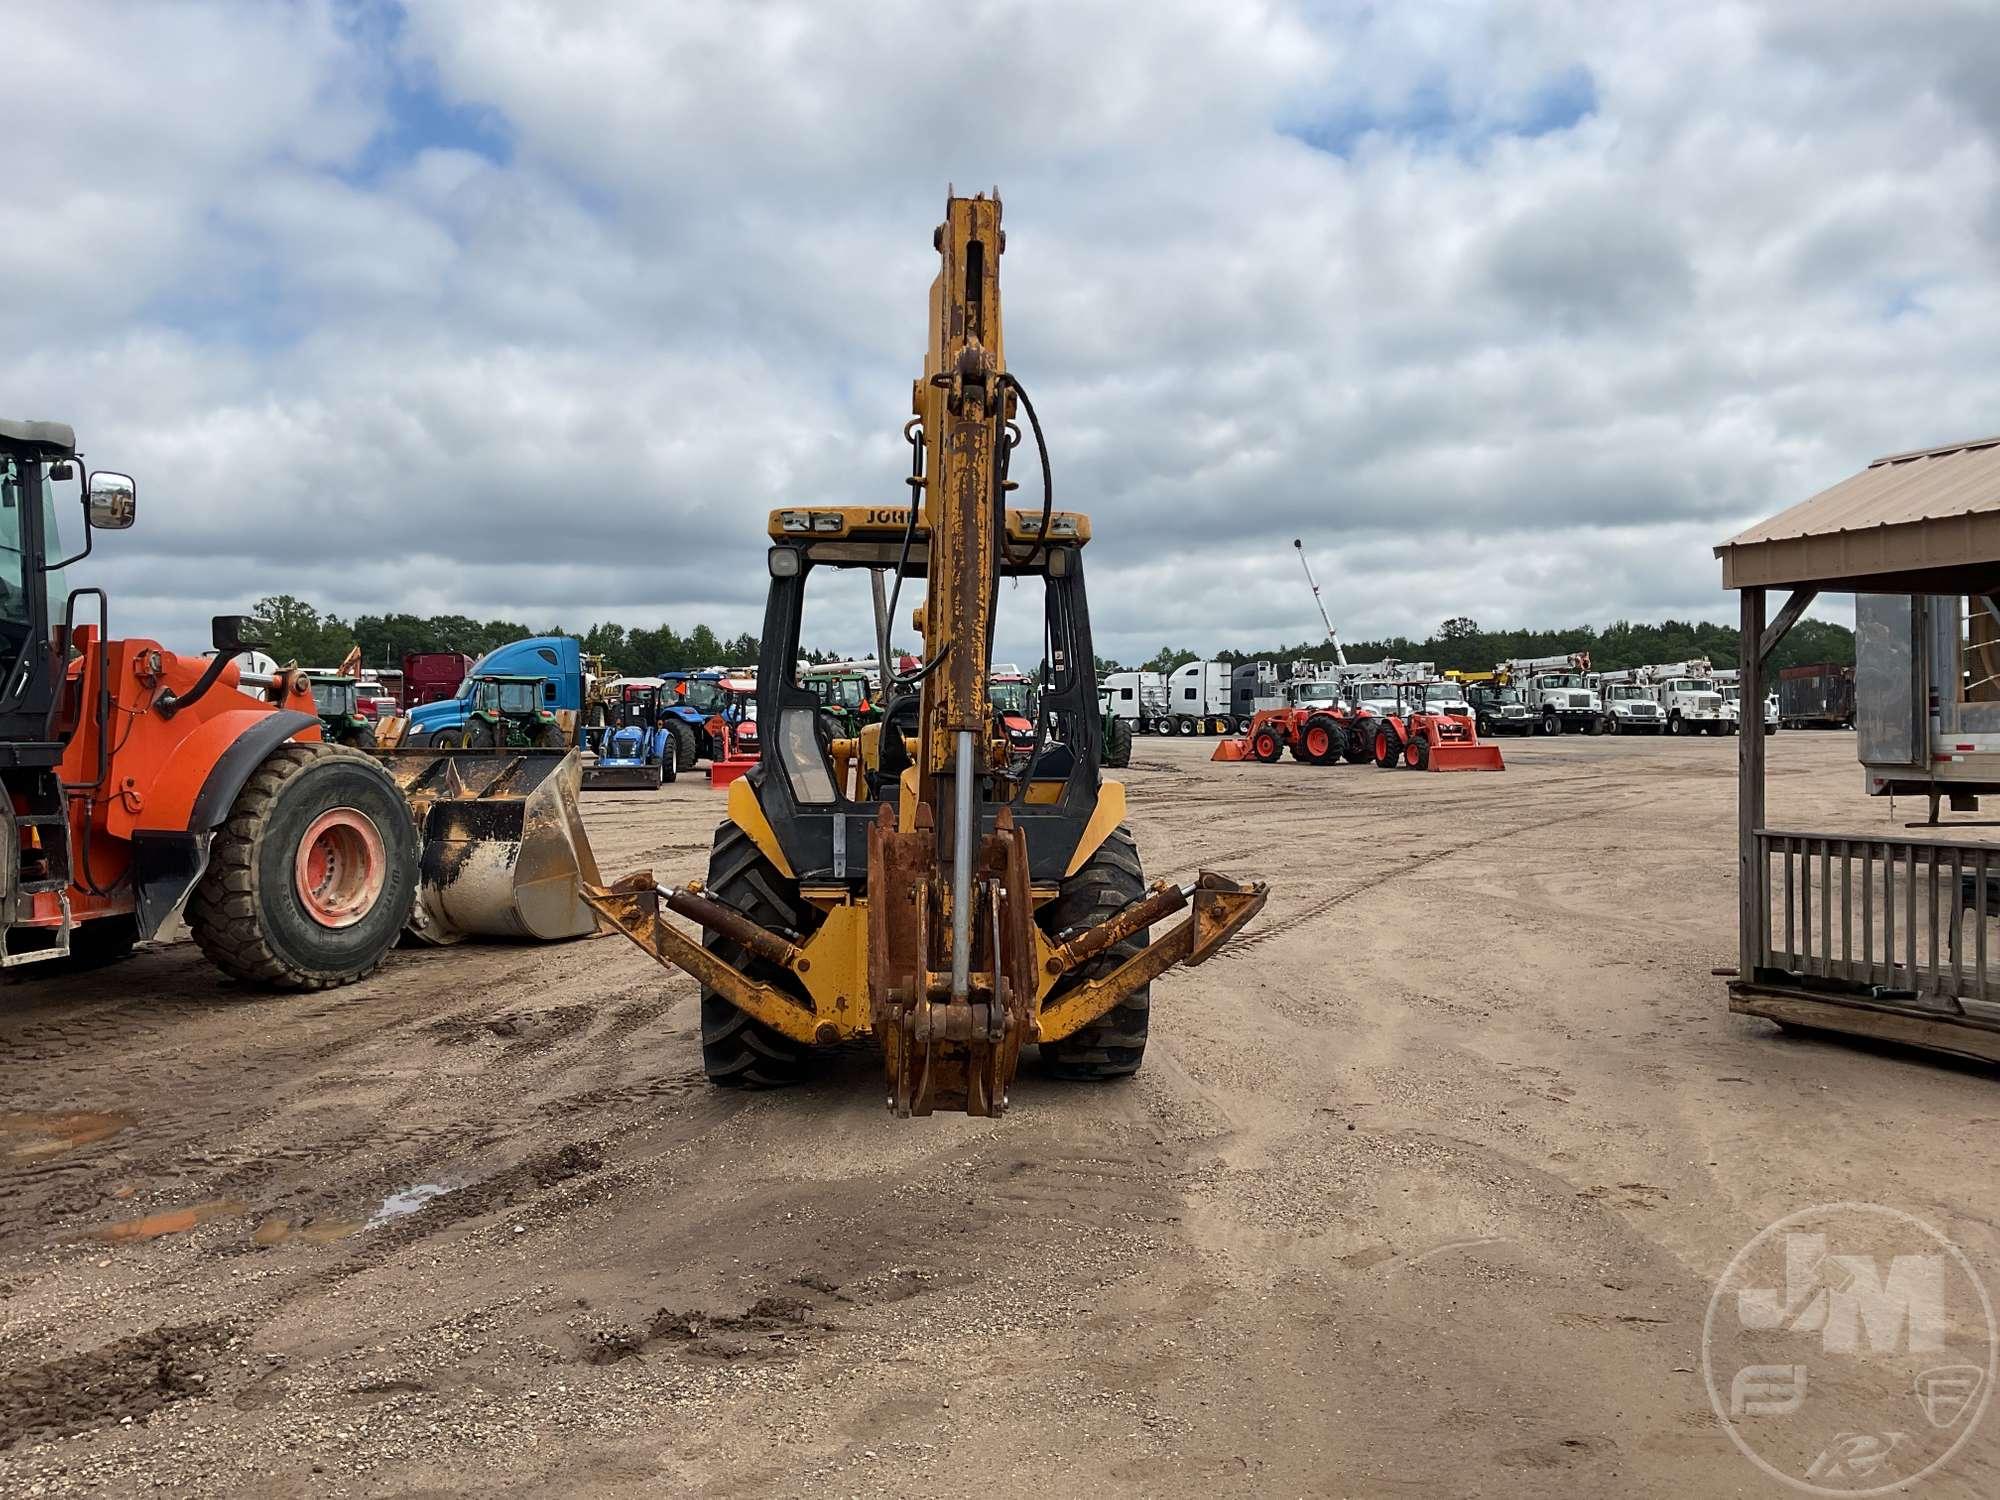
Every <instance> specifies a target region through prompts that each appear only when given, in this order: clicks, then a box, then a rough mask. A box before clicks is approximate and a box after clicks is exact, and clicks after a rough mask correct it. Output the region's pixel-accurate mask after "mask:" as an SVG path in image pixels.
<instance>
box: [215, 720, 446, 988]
mask: <svg viewBox="0 0 2000 1500" xmlns="http://www.w3.org/2000/svg"><path fill="white" fill-rule="evenodd" d="M417 844H418V840H417V828H416V824H415V822H414V821H413V820H412V818H411V817H410V809H409V805H408V804H407V803H406V802H404V800H403V796H402V793H400V792H399V791H397V790H396V785H395V783H394V782H392V781H391V780H390V779H389V777H388V774H387V773H386V772H384V771H383V769H382V768H381V766H380V765H379V764H378V763H377V762H376V761H375V760H374V759H373V758H372V757H370V756H367V755H364V754H362V753H361V752H360V751H358V750H349V749H344V748H342V747H339V746H335V745H325V744H318V745H312V744H285V745H280V746H279V747H278V748H277V749H276V750H274V751H272V752H271V754H270V756H269V757H267V758H266V760H265V761H264V763H263V764H262V765H261V766H259V767H258V768H257V769H256V770H255V771H254V772H252V773H251V776H250V779H249V780H248V781H246V782H244V783H243V789H242V790H241V791H239V792H238V793H237V794H236V802H235V805H234V806H233V807H231V808H230V810H229V816H228V817H227V818H226V819H225V820H224V821H223V823H222V826H221V827H219V828H218V829H216V831H215V834H214V838H213V841H212V842H211V844H210V846H209V853H208V868H207V870H206V872H205V873H204V874H203V875H202V878H201V882H200V883H199V884H198V885H197V886H196V887H195V890H194V894H193V896H192V897H190V898H189V901H188V906H187V920H188V927H189V929H190V930H191V931H192V933H193V936H194V940H195V942H196V943H197V944H198V945H199V946H200V948H201V951H202V952H203V953H205V954H207V955H208V958H209V961H210V962H211V963H213V964H214V965H215V966H216V967H217V968H219V969H221V970H222V972H223V973H225V974H227V975H228V976H229V977H230V978H232V979H236V980H240V981H242V982H243V983H245V984H254V985H260V986H264V987H267V988H270V989H280V990H319V989H328V988H331V987H333V986H335V985H342V984H351V983H353V982H354V981H355V980H357V979H360V978H363V977H364V976H366V975H368V974H371V973H373V972H374V971H375V970H376V969H377V968H378V967H380V966H381V963H382V959H383V957H384V956H385V955H386V954H387V953H388V951H389V949H390V948H392V947H393V946H395V942H396V938H397V936H398V935H399V934H400V933H401V932H402V930H403V924H404V923H405V922H407V921H408V920H409V917H410V907H411V905H412V903H414V902H415V900H416V895H417V856H418V847H417Z"/></svg>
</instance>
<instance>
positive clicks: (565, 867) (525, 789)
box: [377, 750, 599, 944]
mask: <svg viewBox="0 0 2000 1500" xmlns="http://www.w3.org/2000/svg"><path fill="white" fill-rule="evenodd" d="M377 759H379V760H380V761H381V762H382V765H383V768H384V769H385V770H387V771H388V773H389V775H390V778H391V779H392V780H394V781H395V783H396V785H397V786H398V787H400V788H401V789H402V792H403V795H404V797H405V798H407V799H408V801H409V804H410V811H411V812H412V813H413V814H414V815H415V817H416V820H417V827H418V829H419V831H420V832H421V833H422V835H423V863H422V876H421V884H420V886H419V889H418V894H417V905H416V910H415V911H413V912H412V913H411V915H410V931H411V932H412V933H414V934H415V935H416V936H417V937H419V938H421V939H422V940H423V941H425V942H427V943H438V944H444V943H456V942H460V941H462V940H463V939H465V938H468V937H499V938H527V939H533V940H536V941H540V942H553V941H556V940H559V939H562V938H575V937H584V936H587V935H588V934H590V933H592V932H594V931H596V930H597V919H596V918H595V917H594V916H593V915H592V914H591V911H590V908H589V907H588V906H586V905H585V904H584V901H583V894H582V891H581V889H580V882H582V881H589V882H590V883H591V884H593V885H595V884H597V883H599V877H598V873H597V860H596V858H595V856H593V855H592V853H591V850H590V840H589V839H588V837H586V836H585V834H584V831H583V818H582V816H581V814H580V813H579V812H578V809H577V794H578V792H579V791H580V790H581V789H582V782H583V761H582V757H581V756H580V755H579V754H578V752H576V751H574V750H569V751H553V750H498V751H495V750H390V751H384V752H381V753H380V754H379V755H378V756H377Z"/></svg>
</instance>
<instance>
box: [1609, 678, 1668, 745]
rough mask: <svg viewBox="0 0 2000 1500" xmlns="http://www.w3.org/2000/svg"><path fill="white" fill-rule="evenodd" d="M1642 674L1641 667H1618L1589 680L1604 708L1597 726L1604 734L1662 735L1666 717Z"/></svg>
mask: <svg viewBox="0 0 2000 1500" xmlns="http://www.w3.org/2000/svg"><path fill="white" fill-rule="evenodd" d="M1644 671H1645V669H1644V668H1643V667H1620V668H1619V669H1618V670H1616V671H1613V672H1599V673H1596V674H1595V675H1593V676H1592V677H1591V678H1590V681H1591V683H1592V684H1593V685H1594V686H1595V687H1596V689H1597V696H1598V698H1599V700H1600V701H1601V702H1602V703H1603V705H1604V720H1603V723H1602V724H1601V725H1600V727H1601V728H1602V729H1603V731H1604V733H1606V734H1663V733H1665V732H1666V728H1667V718H1666V715H1665V714H1664V713H1662V712H1661V711H1660V700H1659V699H1657V698H1655V697H1654V696H1653V685H1652V683H1651V682H1650V681H1648V680H1647V679H1646V678H1645V677H1644V676H1643V673H1644Z"/></svg>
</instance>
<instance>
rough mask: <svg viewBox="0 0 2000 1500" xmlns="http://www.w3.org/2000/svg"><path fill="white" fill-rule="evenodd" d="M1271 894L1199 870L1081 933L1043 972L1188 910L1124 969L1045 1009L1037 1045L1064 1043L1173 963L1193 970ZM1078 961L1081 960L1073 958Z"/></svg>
mask: <svg viewBox="0 0 2000 1500" xmlns="http://www.w3.org/2000/svg"><path fill="white" fill-rule="evenodd" d="M1269 895H1270V889H1269V887H1267V886H1266V885H1265V884H1264V882H1263V881H1261V880H1253V881H1250V882H1248V883H1247V884H1244V883H1239V882H1237V881H1234V880H1231V879H1230V878H1229V877H1228V876H1227V875H1218V874H1216V873H1215V872H1214V871H1212V870H1203V871H1202V872H1201V873H1200V874H1199V875H1198V876H1196V877H1195V881H1194V883H1193V884H1192V885H1188V886H1181V887H1179V888H1176V887H1174V886H1157V887H1155V888H1154V890H1153V892H1152V893H1151V894H1150V895H1148V896H1146V897H1145V898H1144V899H1143V900H1140V901H1137V902H1134V903H1133V904H1132V905H1131V906H1128V907H1126V908H1125V909H1124V910H1123V911H1119V912H1114V913H1113V914H1112V915H1111V916H1109V917H1107V918H1105V920H1104V921H1102V922H1100V923H1098V924H1097V925H1096V926H1095V927H1089V928H1085V929H1084V930H1083V931H1082V932H1080V933H1078V934H1077V935H1076V936H1075V937H1073V938H1071V939H1070V940H1069V941H1068V942H1066V943H1064V944H1063V945H1062V946H1061V947H1059V948H1057V949H1056V950H1055V951H1054V952H1053V953H1051V954H1050V956H1049V958H1048V959H1047V960H1046V961H1045V966H1046V967H1048V968H1049V969H1050V971H1051V972H1057V973H1061V972H1067V971H1068V970H1069V969H1070V968H1073V967H1074V966H1075V964H1076V963H1077V962H1081V961H1082V958H1087V957H1089V956H1090V955H1092V954H1096V953H1101V952H1103V951H1104V950H1105V949H1106V948H1109V947H1111V946H1112V945H1113V944H1115V943H1118V942H1120V941H1122V940H1123V939H1125V938H1127V937H1129V936H1131V935H1132V934H1133V933H1134V932H1136V931H1138V930H1139V929H1140V928H1141V927H1144V926H1146V925H1148V924H1149V923H1150V922H1153V921H1157V920H1159V919H1160V918H1161V917H1165V916H1171V915H1172V914H1173V913H1174V912H1175V911H1177V910H1179V909H1180V908H1181V907H1182V906H1184V905H1185V906H1191V907H1192V908H1193V910H1192V911H1191V912H1189V914H1188V919H1187V920H1186V921H1185V922H1183V923H1181V924H1180V925H1179V926H1178V927H1176V928H1174V930H1173V931H1172V932H1170V933H1168V934H1167V935H1166V936H1165V937H1163V938H1159V939H1156V940H1155V941H1154V942H1152V943H1150V944H1148V945H1147V946H1146V947H1144V948H1142V949H1140V950H1139V951H1138V952H1137V953H1135V954H1133V955H1132V956H1131V957H1130V958H1128V959H1126V960H1125V962H1124V963H1122V964H1120V965H1119V966H1118V967H1117V968H1115V969H1113V970H1112V971H1111V972H1110V973H1109V974H1106V975H1104V976H1103V977H1102V978H1100V979H1093V980H1090V981H1088V982H1087V983H1084V984H1081V985H1079V986H1077V987H1076V988H1075V989H1073V990H1071V991H1069V992H1068V993H1067V994H1065V995H1063V996H1062V997H1061V998H1060V999H1058V1000H1055V1001H1052V1002H1050V1003H1049V1004H1047V1005H1044V1006H1043V1007H1042V1012H1041V1015H1040V1017H1039V1018H1038V1020H1037V1023H1036V1027H1035V1039H1036V1040H1037V1041H1042V1042H1056V1041H1061V1040H1062V1039H1063V1038H1064V1037H1066V1036H1072V1035H1074V1034H1075V1033H1077V1032H1079V1031H1081V1030H1082V1029H1083V1028H1084V1027H1086V1026H1088V1025H1089V1024H1090V1023H1091V1022H1093V1021H1095V1020H1097V1019H1098V1018H1099V1017H1100V1016H1102V1015H1104V1014H1105V1013H1106V1012H1108V1011H1109V1010H1111V1009H1112V1007H1113V1006H1115V1005H1117V1004H1118V1003H1119V1001H1121V1000H1123V999H1124V998H1125V997H1126V996H1127V995H1129V994H1131V993H1132V992H1133V991H1134V990H1136V989H1138V988H1139V987H1140V986H1142V985H1147V984H1151V983H1152V982H1153V981H1154V980H1155V979H1158V978H1159V977H1160V976H1161V975H1162V974H1164V973H1166V972H1167V970H1169V969H1171V968H1173V967H1174V966H1175V965H1176V964H1186V965H1187V966H1188V967H1189V968H1194V967H1195V966H1196V965H1197V964H1202V963H1206V962H1207V961H1208V960H1209V959H1210V958H1212V957H1214V956H1215V953H1216V950H1218V949H1219V948H1221V947H1222V945H1223V944H1224V943H1226V942H1228V941H1229V940H1230V938H1232V937H1234V936H1235V935H1236V934H1237V933H1238V932H1240V931H1242V929H1243V926H1244V924H1245V923H1247V922H1248V921H1249V920H1250V919H1251V918H1252V917H1254V916H1256V915H1257V913H1258V912H1260V911H1262V910H1263V909H1264V902H1265V900H1266V898H1267V897H1268V896H1269ZM1077 955H1081V956H1082V958H1079V957H1077Z"/></svg>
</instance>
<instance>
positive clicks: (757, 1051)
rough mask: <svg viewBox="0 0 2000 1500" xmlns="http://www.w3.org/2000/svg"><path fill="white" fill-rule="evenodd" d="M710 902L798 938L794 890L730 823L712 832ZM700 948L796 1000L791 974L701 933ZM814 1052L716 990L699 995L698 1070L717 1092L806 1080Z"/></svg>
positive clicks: (716, 935)
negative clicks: (772, 1027) (704, 1074)
mask: <svg viewBox="0 0 2000 1500" xmlns="http://www.w3.org/2000/svg"><path fill="white" fill-rule="evenodd" d="M708 894H709V895H710V896H712V897H713V898H714V899H715V900H717V901H721V902H724V903H726V904H728V905H730V906H733V907H735V908H736V909H737V910H738V911H740V912H742V913H743V914H744V915H745V916H747V917H749V918H750V920H751V921H753V922H755V923H756V924H757V925H758V926H760V927H768V928H770V929H772V930H773V931H779V932H789V933H792V934H794V935H796V936H803V934H801V933H800V931H799V920H800V915H801V913H803V912H805V911H806V910H807V907H806V905H805V903H804V902H803V901H801V900H800V899H799V895H798V891H797V889H796V888H795V887H794V886H793V884H792V882H790V881H789V880H786V879H785V877H784V876H782V875H780V874H779V873H778V871H777V869H776V868H775V867H774V866H773V865H772V864H771V862H770V861H769V860H767V859H766V858H764V856H763V855H762V854H761V853H759V852H758V849H757V846H756V845H755V844H754V843H752V842H751V841H750V835H749V834H747V833H745V832H744V831H743V830H742V829H741V828H739V827H738V826H737V825H736V824H734V823H724V824H723V825H722V826H721V827H719V828H717V829H716V830H715V843H714V845H713V846H712V847H711V849H710V851H709V856H708ZM701 942H702V946H703V947H704V948H706V949H708V950H709V952H711V953H714V954H717V955H718V956H720V957H722V958H724V959H727V960H728V961H729V962H730V963H732V964H734V965H735V966H736V967H737V968H739V969H741V970H742V971H743V972H744V973H746V974H748V975H750V976H751V977H752V978H755V979H761V980H763V981H764V982H766V983H767V984H771V985H773V986H776V987H778V988H780V989H789V990H793V991H795V992H796V985H795V983H794V981H793V980H792V978H791V976H790V975H789V974H786V973H785V972H784V971H783V970H781V969H778V968H775V967H774V966H772V965H770V964H767V963H764V962H763V961H762V960H760V959H757V958H754V957H752V956H751V955H750V954H749V953H747V952H746V951H745V950H743V949H741V948H739V947H737V946H736V945H735V944H734V943H732V942H730V941H729V940H728V939H727V938H725V937H723V936H722V935H721V934H720V933H715V932H704V933H703V934H702V938H701ZM811 1052H812V1049H811V1048H809V1047H807V1046H805V1045H804V1044H803V1043H800V1042H795V1041H793V1040H792V1039H791V1038H790V1037H788V1036H786V1035H785V1034H784V1033H783V1032H781V1031H773V1030H772V1029H771V1028H770V1027H768V1026H766V1025H764V1023H763V1022H761V1021H758V1020H755V1019H754V1018H752V1017H751V1016H750V1015H749V1014H747V1013H746V1012H744V1011H740V1010H738V1009H737V1008H736V1006H735V1005H734V1004H733V1003H731V1002H730V1000H729V999H728V998H727V997H726V996H723V995H720V994H717V993H716V992H715V991H714V990H703V991H702V992H701V1067H702V1071H703V1072H704V1073H706V1074H707V1075H708V1081H709V1082H710V1083H712V1084H714V1085H715V1086H716V1087H717V1088H725V1089H742V1088H751V1089H768V1088H783V1087H784V1086H785V1085H787V1084H792V1083H797V1082H798V1081H799V1080H800V1079H802V1078H804V1077H805V1076H806V1074H807V1072H808V1071H809V1070H810V1067H811Z"/></svg>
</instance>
